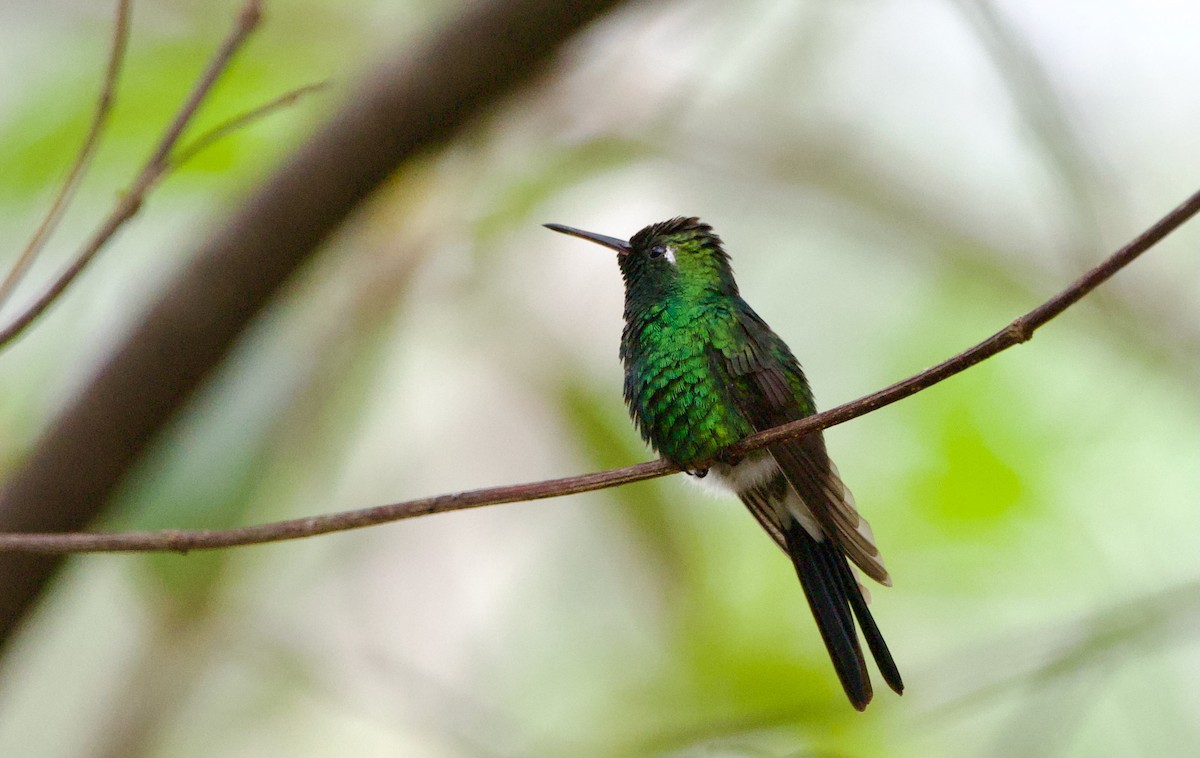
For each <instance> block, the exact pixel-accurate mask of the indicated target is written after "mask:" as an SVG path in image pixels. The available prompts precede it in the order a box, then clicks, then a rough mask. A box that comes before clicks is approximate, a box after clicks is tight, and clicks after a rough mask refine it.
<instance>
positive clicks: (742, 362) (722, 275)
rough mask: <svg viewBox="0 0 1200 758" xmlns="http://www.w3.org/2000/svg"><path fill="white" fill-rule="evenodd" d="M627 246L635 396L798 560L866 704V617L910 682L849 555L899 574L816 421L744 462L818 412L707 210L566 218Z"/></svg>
mask: <svg viewBox="0 0 1200 758" xmlns="http://www.w3.org/2000/svg"><path fill="white" fill-rule="evenodd" d="M546 227H547V228H549V229H552V230H554V231H556V232H561V233H563V234H569V235H572V236H574V237H580V238H582V239H585V240H589V241H591V242H595V243H597V244H599V245H603V246H605V247H607V248H611V249H612V250H615V251H616V252H617V262H618V264H619V265H620V267H621V276H622V278H623V279H624V281H625V328H624V330H623V332H622V334H621V350H620V355H621V362H622V363H623V364H624V366H625V386H624V394H625V402H626V404H627V405H628V406H629V413H630V415H631V416H632V417H633V422H634V425H635V426H636V427H637V429H638V431H639V432H640V433H641V435H642V437H643V438H644V439H645V440H646V441H647V442H648V443H650V445H651V446H653V448H654V449H655V450H656V451H658V453H659V454H660V455H662V456H663V457H664V458H666V459H667V460H669V461H671V462H672V463H674V464H675V465H677V466H679V467H680V468H681V469H683V470H684V471H686V472H688V473H689V474H691V475H693V476H696V477H704V476H706V475H707V479H706V481H710V482H714V483H715V484H717V485H718V486H719V487H721V488H722V489H725V490H732V491H733V492H734V493H735V494H736V495H737V496H738V497H739V498H741V500H742V502H743V503H745V505H746V507H747V508H749V509H750V513H751V514H753V515H754V518H755V519H757V520H758V523H759V524H760V525H761V526H762V527H763V529H765V530H766V531H767V533H768V534H770V535H771V537H772V538H773V539H774V540H775V542H776V543H777V544H778V545H779V546H780V547H781V548H783V550H784V552H786V553H787V555H788V556H789V557H790V558H791V561H792V563H793V565H795V567H796V573H797V574H798V575H799V577H800V584H801V586H802V587H803V589H804V594H805V597H806V598H807V600H808V605H809V607H810V608H811V609H812V613H813V617H814V618H815V619H816V622H817V628H818V629H819V630H820V632H821V637H822V639H823V640H824V642H825V647H826V648H827V649H828V651H829V656H830V658H831V659H832V660H833V667H834V669H836V671H837V675H838V678H839V679H840V680H841V683H842V687H843V689H845V691H846V695H847V697H849V698H850V702H851V703H852V704H853V705H854V707H855V708H857V709H858V710H860V711H861V710H863V709H864V708H866V707H867V703H869V702H870V701H871V695H872V691H871V679H870V676H869V675H868V674H867V666H866V659H865V657H864V656H863V651H862V647H861V645H860V644H859V638H858V633H857V632H856V631H855V624H854V621H855V619H857V620H858V626H859V628H861V630H862V634H863V637H864V638H865V639H866V641H867V647H868V648H869V649H870V651H871V654H872V655H873V656H874V658H875V664H876V665H877V666H878V667H879V671H880V673H881V674H882V675H883V678H884V680H885V681H886V682H887V683H888V685H889V686H890V687H891V688H892V689H893V690H895V691H896V692H897V693H901V692H902V691H903V689H904V683H903V682H902V681H901V680H900V672H899V671H898V670H897V668H896V664H895V662H894V661H893V660H892V655H891V652H889V651H888V648H887V643H885V642H884V639H883V635H882V634H880V632H879V627H878V626H876V624H875V619H873V618H872V617H871V612H870V611H869V610H868V609H867V600H866V597H865V596H864V590H863V588H862V587H861V586H860V585H859V583H858V580H857V578H856V577H855V575H854V572H853V571H852V569H851V568H850V564H849V563H848V562H847V561H851V562H853V563H854V565H856V566H858V568H859V569H860V570H861V571H862V572H863V573H864V574H866V575H867V576H869V577H871V578H872V579H874V580H875V581H877V582H880V583H881V584H884V585H886V586H890V585H891V579H890V578H889V577H888V573H887V570H886V569H885V568H884V567H883V562H882V561H881V559H880V557H879V550H878V549H877V548H876V547H875V539H874V536H873V534H872V533H871V527H870V525H869V524H868V523H867V522H866V520H865V519H863V518H862V516H860V515H859V514H858V511H857V510H855V505H854V498H853V496H852V495H851V494H850V491H849V490H848V489H847V488H846V485H844V484H843V483H842V480H841V478H840V477H839V476H838V471H837V468H836V467H835V466H834V465H833V462H832V461H831V460H830V459H829V454H828V453H826V451H825V440H824V438H823V437H822V435H821V433H820V432H814V433H811V434H807V435H804V436H803V437H801V438H799V439H795V440H790V441H788V442H781V443H778V444H775V445H770V446H768V447H767V448H766V449H765V450H756V451H754V452H752V453H750V454H748V455H746V456H745V457H743V458H741V459H740V460H735V459H733V458H732V457H731V456H730V455H728V454H727V452H726V451H727V449H728V448H729V447H730V446H731V445H733V444H734V443H735V442H738V441H740V440H742V439H743V438H745V437H747V436H749V435H750V434H753V433H754V432H757V431H762V430H763V429H769V428H771V427H775V426H779V425H780V424H784V423H786V422H788V421H795V420H796V419H800V418H803V417H805V416H809V415H812V414H813V413H815V412H816V406H815V404H814V402H813V396H812V391H811V390H810V389H809V386H808V381H807V380H806V379H805V378H804V373H803V371H801V369H800V364H799V363H798V362H797V361H796V358H795V357H794V356H793V355H792V352H791V350H789V349H788V346H787V345H786V344H784V342H783V340H781V339H780V338H779V337H778V336H776V334H775V332H773V331H771V328H770V327H769V326H767V324H766V322H764V321H763V320H762V319H761V318H760V317H759V316H758V314H757V313H755V312H754V309H752V308H751V307H750V306H749V305H748V304H747V303H746V301H745V300H743V299H742V296H741V295H740V294H739V293H738V286H737V283H736V282H735V281H734V279H733V268H732V267H731V266H730V263H729V255H728V254H727V253H726V252H725V249H724V247H723V245H722V242H721V239H720V238H719V237H718V236H717V235H716V234H715V233H714V232H713V230H712V227H711V226H709V225H708V224H705V223H703V222H701V221H700V220H699V219H698V218H682V217H680V218H673V219H671V220H669V221H663V222H661V223H658V224H651V225H650V226H647V227H645V228H644V229H642V230H641V231H639V232H638V233H637V234H635V235H633V237H632V238H630V240H629V241H628V242H626V241H625V240H622V239H617V238H615V237H609V236H606V235H603V234H596V233H594V232H585V231H582V230H579V229H574V228H572V227H569V226H562V225H560V224H546Z"/></svg>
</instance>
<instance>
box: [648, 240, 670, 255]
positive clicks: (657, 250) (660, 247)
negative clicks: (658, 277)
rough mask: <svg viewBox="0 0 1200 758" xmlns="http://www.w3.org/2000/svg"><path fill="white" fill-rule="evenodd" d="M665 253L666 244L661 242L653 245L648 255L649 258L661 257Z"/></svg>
mask: <svg viewBox="0 0 1200 758" xmlns="http://www.w3.org/2000/svg"><path fill="white" fill-rule="evenodd" d="M666 253H667V246H666V245H664V244H662V243H661V242H660V243H659V244H657V245H655V246H654V247H652V248H650V257H651V258H661V257H663V256H664V255H666Z"/></svg>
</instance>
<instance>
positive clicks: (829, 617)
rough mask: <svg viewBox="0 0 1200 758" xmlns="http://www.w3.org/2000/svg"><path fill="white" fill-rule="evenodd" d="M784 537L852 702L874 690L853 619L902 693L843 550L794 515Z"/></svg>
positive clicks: (863, 702)
mask: <svg viewBox="0 0 1200 758" xmlns="http://www.w3.org/2000/svg"><path fill="white" fill-rule="evenodd" d="M784 537H785V540H786V543H787V552H788V555H789V556H790V557H791V559H792V563H793V564H794V565H795V566H796V573H797V574H798V575H799V577H800V585H801V586H802V587H803V588H804V595H805V597H806V598H808V605H809V607H810V608H811V609H812V613H813V618H815V619H816V621H817V628H818V629H819V630H820V632H821V639H823V640H824V641H825V648H826V649H827V650H828V651H829V657H830V658H831V659H832V660H833V667H834V669H835V670H836V671H837V675H838V679H840V680H841V682H842V688H843V689H845V690H846V696H847V697H849V698H850V702H851V704H852V705H854V707H855V708H857V709H858V710H860V711H861V710H863V709H865V708H866V707H867V703H869V702H871V695H872V691H871V678H870V676H869V675H868V674H867V664H866V659H865V658H864V656H863V651H862V646H861V645H860V644H859V641H858V633H857V632H856V631H855V625H854V621H855V619H856V618H857V619H858V626H859V627H860V628H861V629H862V633H863V637H864V638H865V639H866V641H867V647H868V649H870V651H871V655H872V656H874V658H875V664H876V665H877V666H878V667H879V672H880V673H881V674H882V675H883V679H884V681H885V682H887V683H888V686H889V687H891V688H892V689H893V690H895V691H896V693H897V694H899V693H901V692H903V691H904V682H902V681H901V680H900V671H899V670H898V669H897V668H896V662H895V661H893V660H892V654H891V652H890V651H889V650H888V647H887V643H886V642H884V640H883V635H882V634H880V632H879V627H878V626H876V624H875V619H874V618H872V617H871V612H870V610H868V609H867V601H866V599H865V598H864V597H863V593H862V588H861V587H859V586H858V580H857V579H855V577H854V573H853V572H852V571H851V569H850V565H849V564H848V563H847V562H846V557H845V555H844V554H843V553H842V550H841V549H840V548H839V547H838V546H837V545H836V544H835V543H834V541H833V540H832V539H829V538H828V537H827V538H825V539H823V540H820V541H818V540H816V539H814V538H813V537H812V535H810V534H809V533H808V531H807V530H805V529H804V527H803V526H801V525H800V523H799V522H798V521H795V520H792V521H791V523H790V524H789V525H788V526H787V527H786V528H785V529H784Z"/></svg>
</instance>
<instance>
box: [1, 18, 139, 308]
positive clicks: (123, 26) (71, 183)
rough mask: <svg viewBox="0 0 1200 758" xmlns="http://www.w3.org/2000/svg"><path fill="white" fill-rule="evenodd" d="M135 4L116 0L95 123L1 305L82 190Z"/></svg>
mask: <svg viewBox="0 0 1200 758" xmlns="http://www.w3.org/2000/svg"><path fill="white" fill-rule="evenodd" d="M132 2H133V0H117V17H116V20H115V21H114V22H113V38H112V48H111V49H110V51H109V54H108V66H107V67H106V68H105V71H104V83H103V85H102V86H101V88H100V98H99V100H97V102H96V110H95V112H94V113H93V115H92V123H91V125H90V126H89V127H88V131H87V135H86V136H85V137H84V138H83V144H82V145H80V147H79V152H78V153H77V154H76V155H75V162H74V163H73V164H72V165H71V168H70V170H69V171H67V176H66V178H65V179H63V183H62V186H61V187H59V190H58V194H57V195H56V196H55V197H54V201H53V202H52V203H51V204H50V209H49V210H48V211H46V216H45V218H43V219H42V223H41V224H39V225H38V228H37V230H35V231H34V233H33V236H32V237H30V238H29V242H28V244H26V245H25V249H24V250H22V251H21V255H20V256H19V257H18V258H17V261H16V263H14V264H13V267H12V269H11V270H9V272H8V275H7V276H5V277H4V281H3V282H0V306H2V305H3V304H4V303H5V302H6V301H7V300H8V298H9V297H10V296H11V295H12V293H13V290H15V289H16V288H17V284H18V283H19V282H20V281H21V277H22V276H24V275H25V272H26V271H28V270H29V267H30V266H31V265H33V261H34V259H35V258H37V256H38V254H39V253H40V252H41V251H42V249H43V248H44V247H45V246H46V241H47V240H49V239H50V235H51V234H53V233H54V230H55V228H56V227H57V226H58V222H59V221H60V220H62V217H63V214H64V213H65V212H66V209H67V206H68V205H69V204H70V202H71V198H72V197H73V196H74V194H75V190H76V189H77V188H78V187H79V182H80V180H82V179H83V175H84V171H85V170H86V169H87V167H88V164H90V163H91V160H92V156H93V155H95V154H96V148H97V147H98V146H99V144H100V136H101V135H102V134H103V133H104V128H105V127H106V126H107V125H108V115H109V113H111V112H112V106H113V102H114V101H115V100H116V96H117V82H118V81H120V79H121V66H122V64H123V63H124V61H125V51H126V49H128V47H129V17H130V6H131V5H132Z"/></svg>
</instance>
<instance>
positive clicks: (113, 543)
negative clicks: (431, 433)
mask: <svg viewBox="0 0 1200 758" xmlns="http://www.w3.org/2000/svg"><path fill="white" fill-rule="evenodd" d="M1197 212H1200V191H1198V192H1196V193H1195V194H1193V195H1192V196H1191V197H1189V198H1188V199H1187V200H1186V201H1184V203H1183V204H1181V205H1180V206H1178V207H1177V208H1175V209H1174V210H1172V211H1171V212H1170V213H1168V214H1167V215H1165V216H1163V217H1162V218H1161V219H1159V220H1158V221H1157V222H1156V223H1155V224H1154V225H1152V226H1151V227H1150V228H1149V229H1147V230H1146V231H1144V232H1143V233H1142V234H1140V235H1138V237H1136V238H1135V239H1134V240H1133V241H1131V242H1130V243H1129V244H1127V245H1125V246H1124V247H1122V248H1121V249H1120V250H1117V251H1116V252H1115V253H1113V254H1112V255H1111V256H1110V257H1108V258H1107V259H1105V260H1104V261H1103V262H1101V263H1100V264H1099V265H1097V266H1096V267H1094V268H1092V269H1091V270H1090V271H1088V272H1087V273H1086V274H1084V275H1083V276H1082V277H1080V278H1079V279H1077V280H1076V281H1075V282H1073V283H1072V284H1071V285H1069V286H1068V287H1067V288H1066V289H1064V290H1062V291H1061V292H1059V293H1058V294H1057V295H1055V296H1054V297H1052V298H1050V299H1049V300H1047V301H1046V302H1044V303H1042V304H1041V305H1039V306H1038V307H1037V308H1034V309H1033V310H1032V311H1030V312H1028V313H1026V314H1025V315H1023V316H1021V317H1019V318H1017V319H1015V320H1014V321H1013V322H1012V323H1010V324H1009V325H1008V326H1007V327H1005V328H1004V329H1002V330H1000V331H999V332H997V333H996V334H994V335H992V336H991V337H989V338H987V339H986V340H984V341H983V342H980V343H979V344H977V345H975V346H974V347H972V348H970V349H968V350H966V351H964V352H962V353H959V354H958V355H956V356H954V357H952V358H950V359H948V360H946V361H943V362H942V363H939V364H938V365H936V366H934V367H933V368H930V369H927V370H926V371H922V372H921V373H919V374H917V375H915V376H913V377H910V378H908V379H905V380H904V381H901V382H898V383H896V384H893V385H891V386H890V387H887V388H885V389H882V390H880V391H878V392H875V393H873V394H871V395H867V396H865V397H862V398H859V399H858V400H854V401H852V402H849V403H846V404H844V405H840V406H838V407H836V408H833V409H832V410H828V411H825V412H824V413H818V414H816V415H814V416H809V417H807V418H804V419H801V420H799V421H793V422H791V423H788V424H784V425H783V426H779V427H776V428H774V429H769V430H766V431H763V432H759V433H757V434H754V435H751V436H750V437H747V438H746V439H745V440H743V441H742V442H741V443H739V444H737V445H735V446H733V448H731V449H730V454H731V455H733V456H735V457H736V456H742V455H745V454H746V453H749V452H750V451H752V450H756V449H758V448H761V447H765V446H767V445H770V444H772V443H776V442H782V441H784V440H789V439H795V438H796V437H800V436H802V435H804V434H808V433H810V432H813V431H816V430H818V429H824V428H826V427H829V426H833V425H835V424H840V423H843V422H845V421H849V420H850V419H853V418H857V417H858V416H862V415H864V414H866V413H870V412H872V411H875V410H878V409H879V408H882V407H883V406H885V405H890V404H891V403H894V402H896V401H898V400H902V399H904V398H906V397H908V396H910V395H913V394H916V393H917V392H920V391H922V390H924V389H928V388H929V387H931V386H933V385H934V384H937V383H938V382H941V381H942V380H944V379H948V378H949V377H951V376H954V375H955V374H958V373H961V372H962V371H965V370H966V369H968V368H970V367H972V366H974V365H976V364H978V363H980V362H982V361H984V360H987V359H988V358H990V357H992V356H993V355H995V354H997V353H999V352H1001V351H1003V350H1006V349H1008V348H1010V347H1012V346H1014V345H1017V344H1020V343H1022V342H1026V341H1028V340H1029V339H1031V338H1032V337H1033V333H1034V332H1035V331H1036V330H1037V329H1038V328H1039V327H1041V326H1042V325H1044V324H1045V323H1047V322H1048V321H1050V320H1051V319H1053V318H1055V317H1056V316H1058V315H1059V314H1060V313H1062V312H1063V311H1065V310H1066V309H1067V308H1069V307H1070V306H1071V305H1073V304H1075V303H1077V302H1078V301H1079V300H1081V299H1082V298H1083V297H1084V296H1086V295H1087V294H1088V293H1090V292H1091V291H1093V290H1094V289H1095V288H1096V287H1098V286H1099V285H1100V284H1101V283H1103V282H1104V281H1106V280H1107V279H1109V278H1110V277H1112V276H1113V275H1114V274H1115V273H1116V272H1118V271H1120V270H1121V269H1122V268H1123V267H1125V266H1127V265H1128V264H1129V263H1130V262H1132V261H1133V260H1134V259H1135V258H1136V257H1138V256H1139V255H1141V254H1142V253H1143V252H1145V251H1146V250H1148V249H1150V248H1151V247H1153V246H1154V245H1155V244H1156V243H1158V242H1159V241H1160V240H1162V239H1163V238H1164V237H1166V236H1167V235H1168V234H1170V233H1171V232H1172V231H1174V230H1175V229H1177V228H1179V227H1180V226H1181V225H1182V224H1183V223H1184V222H1186V221H1187V220H1188V219H1190V218H1191V217H1192V216H1194V215H1195V214H1196V213H1197ZM675 471H678V469H677V468H676V467H675V466H674V465H672V464H671V463H668V462H667V461H665V460H658V461H651V462H647V463H640V464H637V465H634V466H627V467H625V468H619V469H612V470H609V471H601V472H598V473H594V474H585V475H583V476H574V477H567V478H563V479H551V480H548V481H542V482H532V483H529V484H516V485H510V486H504V487H489V488H486V489H479V490H471V491H468V492H460V493H452V494H446V495H437V496H434V497H427V498H421V499H417V500H409V501H405V502H401V503H393V504H389V505H381V506H376V507H373V508H364V509H360V510H354V511H344V512H340V513H331V514H326V515H321V516H311V517H307V518H298V519H290V520H286V521H277V522H272V523H266V524H258V525H254V526H246V527H241V528H236V529H227V530H219V531H218V530H212V531H208V530H194V531H181V530H163V531H150V532H120V533H110V534H102V533H72V534H12V533H8V534H4V533H0V551H12V552H15V551H21V552H31V553H75V552H112V551H125V552H153V551H178V552H187V551H189V550H206V549H213V548H223V547H233V546H236V545H252V544H260V543H265V542H279V541H283V540H290V539H298V538H301V537H311V536H314V535H318V534H326V533H329V532H337V531H345V530H348V529H358V528H362V527H366V526H372V525H375V524H382V523H386V522H390V521H398V520H401V519H406V518H413V517H415V516H425V515H429V514H433V513H443V512H446V511H455V510H463V509H466V508H476V507H479V506H484V505H498V504H501V503H513V502H520V501H526V500H539V499H543V498H550V497H559V496H562V495H573V494H577V493H581V492H590V491H592V490H598V489H604V488H607V487H615V486H617V485H620V484H628V483H631V482H637V481H642V480H645V479H652V478H655V477H659V476H664V475H666V474H670V473H673V472H675Z"/></svg>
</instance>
